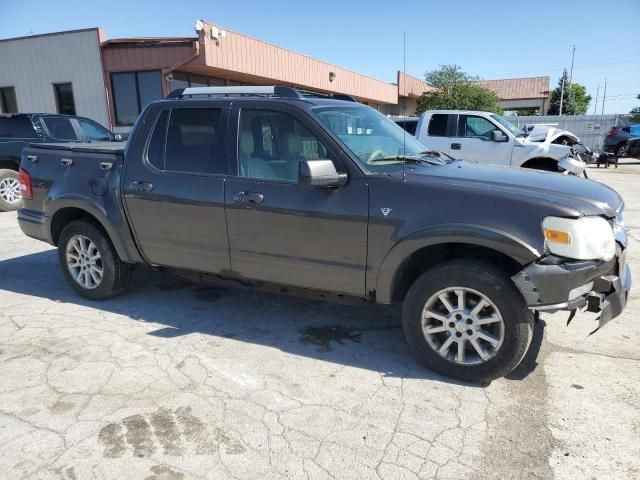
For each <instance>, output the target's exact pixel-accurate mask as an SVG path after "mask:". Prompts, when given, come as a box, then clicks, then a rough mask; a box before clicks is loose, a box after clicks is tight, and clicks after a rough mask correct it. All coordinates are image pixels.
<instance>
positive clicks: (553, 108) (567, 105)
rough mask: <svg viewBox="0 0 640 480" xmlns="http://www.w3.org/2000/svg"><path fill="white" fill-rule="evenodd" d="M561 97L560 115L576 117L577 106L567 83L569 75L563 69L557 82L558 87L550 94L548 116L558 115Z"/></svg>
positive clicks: (572, 91) (571, 89)
mask: <svg viewBox="0 0 640 480" xmlns="http://www.w3.org/2000/svg"><path fill="white" fill-rule="evenodd" d="M563 83H564V93H563V92H562V90H563V88H562V85H563ZM561 97H562V114H563V115H576V112H577V111H578V104H577V102H576V97H575V94H574V90H573V88H572V87H571V84H570V83H569V74H568V73H567V69H566V68H565V69H564V71H563V72H562V76H561V77H560V80H558V86H557V87H556V88H555V89H554V90H553V92H551V104H550V105H549V112H548V114H549V115H559V114H560V98H561Z"/></svg>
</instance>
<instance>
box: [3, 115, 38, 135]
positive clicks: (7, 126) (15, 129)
mask: <svg viewBox="0 0 640 480" xmlns="http://www.w3.org/2000/svg"><path fill="white" fill-rule="evenodd" d="M0 137H6V138H37V135H36V132H35V129H34V128H33V123H31V120H30V119H29V118H28V117H0Z"/></svg>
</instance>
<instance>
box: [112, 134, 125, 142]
mask: <svg viewBox="0 0 640 480" xmlns="http://www.w3.org/2000/svg"><path fill="white" fill-rule="evenodd" d="M123 140H124V137H123V136H122V134H121V133H116V134H114V135H113V141H114V142H122V141H123Z"/></svg>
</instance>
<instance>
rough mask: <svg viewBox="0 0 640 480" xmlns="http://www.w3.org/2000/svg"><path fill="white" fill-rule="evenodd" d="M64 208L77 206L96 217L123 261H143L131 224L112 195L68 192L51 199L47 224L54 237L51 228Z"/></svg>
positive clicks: (47, 210)
mask: <svg viewBox="0 0 640 480" xmlns="http://www.w3.org/2000/svg"><path fill="white" fill-rule="evenodd" d="M96 198H99V199H100V200H101V201H100V202H98V201H96ZM63 208H77V209H80V210H84V211H85V212H87V213H89V214H90V215H92V216H93V217H95V218H96V220H98V222H100V225H102V227H103V228H104V230H105V231H106V232H107V235H109V238H110V239H111V241H112V242H113V246H114V247H115V249H116V251H117V252H118V255H119V256H120V258H121V259H122V260H123V261H125V262H129V263H137V262H141V261H142V258H141V257H140V254H139V253H138V249H137V248H136V246H135V243H134V241H133V238H132V236H131V233H130V231H129V225H128V223H127V221H126V219H125V218H124V215H123V214H122V210H121V208H120V205H119V204H118V203H117V202H116V201H115V200H114V198H113V196H112V195H104V196H101V197H89V196H86V195H82V194H78V193H67V194H64V195H62V196H59V197H56V198H54V199H51V200H50V201H49V202H48V205H47V209H46V212H47V219H46V226H47V230H48V232H50V237H51V238H52V239H53V235H52V234H51V228H52V221H53V218H54V217H55V215H56V213H57V212H59V211H60V210H62V209H63Z"/></svg>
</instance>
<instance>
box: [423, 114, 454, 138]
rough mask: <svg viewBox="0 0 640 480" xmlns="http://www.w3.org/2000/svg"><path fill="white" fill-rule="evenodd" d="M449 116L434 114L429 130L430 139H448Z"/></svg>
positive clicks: (430, 120)
mask: <svg viewBox="0 0 640 480" xmlns="http://www.w3.org/2000/svg"><path fill="white" fill-rule="evenodd" d="M448 117H449V116H448V115H447V114H442V113H434V114H433V115H431V118H430V119H429V129H428V130H427V132H428V133H429V136H430V137H446V136H447V119H448Z"/></svg>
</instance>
